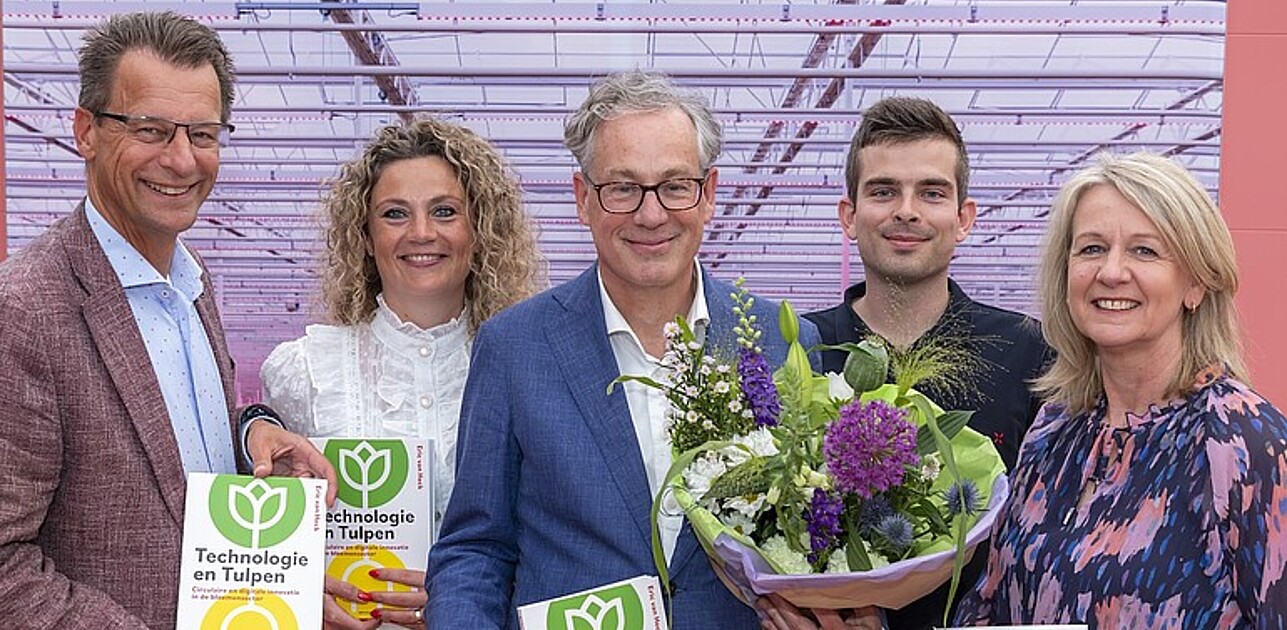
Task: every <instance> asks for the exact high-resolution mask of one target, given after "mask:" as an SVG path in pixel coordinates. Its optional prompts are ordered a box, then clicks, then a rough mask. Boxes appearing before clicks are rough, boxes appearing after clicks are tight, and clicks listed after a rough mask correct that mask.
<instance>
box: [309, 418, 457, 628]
mask: <svg viewBox="0 0 1287 630" xmlns="http://www.w3.org/2000/svg"><path fill="white" fill-rule="evenodd" d="M313 443H314V444H316V445H317V448H318V450H320V451H322V453H323V454H324V455H326V459H327V460H329V461H330V462H331V465H332V466H334V467H335V473H336V477H337V479H338V480H339V488H338V492H337V493H336V501H335V505H334V506H333V507H332V508H331V509H330V511H329V512H327V514H326V574H327V575H329V576H331V577H332V578H335V579H337V580H341V581H344V582H349V583H351V584H353V585H355V586H357V587H358V588H359V589H361V590H363V591H365V592H368V593H370V592H374V591H408V590H410V587H408V586H406V585H403V584H398V583H395V582H388V581H386V580H380V579H376V578H374V577H372V576H371V574H370V571H371V570H373V569H382V568H386V567H387V568H395V569H417V570H424V569H425V564H426V562H427V560H428V557H429V546H430V545H431V544H432V543H433V540H432V536H433V532H434V531H436V529H435V527H434V513H433V508H432V506H433V505H434V491H435V488H434V483H433V482H434V479H435V476H434V474H433V462H434V461H435V459H434V452H433V449H434V441H433V440H429V439H416V438H313ZM335 601H336V603H338V604H339V605H340V607H341V608H343V609H344V610H346V611H348V612H349V614H351V615H353V616H354V617H356V618H358V619H370V618H371V611H372V610H374V609H375V608H376V604H375V603H374V602H366V603H363V602H353V601H349V600H346V599H343V598H339V597H337V598H335Z"/></svg>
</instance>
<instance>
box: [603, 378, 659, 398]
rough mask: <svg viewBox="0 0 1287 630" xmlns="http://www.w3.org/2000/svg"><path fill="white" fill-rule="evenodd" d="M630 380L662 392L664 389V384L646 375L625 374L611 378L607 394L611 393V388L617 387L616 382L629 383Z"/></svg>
mask: <svg viewBox="0 0 1287 630" xmlns="http://www.w3.org/2000/svg"><path fill="white" fill-rule="evenodd" d="M632 381H633V382H635V383H643V384H644V385H646V386H648V387H651V388H653V389H659V390H661V391H663V392H664V391H666V386H665V385H662V384H661V383H659V382H657V381H656V380H654V379H651V378H648V377H647V376H629V375H627V376H618V377H617V378H614V379H612V382H611V383H608V395H612V390H613V389H615V388H616V387H617V383H629V382H632Z"/></svg>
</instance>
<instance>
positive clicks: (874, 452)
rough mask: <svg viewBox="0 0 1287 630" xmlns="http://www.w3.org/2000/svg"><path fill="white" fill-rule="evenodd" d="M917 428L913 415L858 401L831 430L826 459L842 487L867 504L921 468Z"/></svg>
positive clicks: (846, 408)
mask: <svg viewBox="0 0 1287 630" xmlns="http://www.w3.org/2000/svg"><path fill="white" fill-rule="evenodd" d="M915 451H916V427H915V426H913V425H912V423H910V422H908V421H907V412H906V411H904V410H902V409H899V408H898V407H894V406H892V405H890V404H889V403H886V402H885V401H883V400H873V401H871V402H870V403H866V404H864V403H862V402H860V401H857V400H855V401H853V402H851V403H849V404H848V405H845V406H844V407H841V408H840V417H839V418H837V419H836V420H835V421H833V422H832V423H831V425H830V426H828V427H827V435H826V437H825V438H824V439H823V443H822V453H823V455H824V456H825V458H826V461H827V470H828V471H829V472H830V473H831V476H832V477H833V478H834V479H835V480H836V487H837V488H839V489H840V490H841V491H843V492H852V493H854V494H856V495H858V496H860V497H862V498H864V499H868V498H871V497H872V496H874V495H875V494H877V493H880V492H884V491H886V490H888V489H890V488H892V487H894V486H896V485H899V484H900V483H902V481H903V469H904V467H906V466H910V465H915V464H916V463H917V462H918V461H919V458H918V457H917V456H916V452H915Z"/></svg>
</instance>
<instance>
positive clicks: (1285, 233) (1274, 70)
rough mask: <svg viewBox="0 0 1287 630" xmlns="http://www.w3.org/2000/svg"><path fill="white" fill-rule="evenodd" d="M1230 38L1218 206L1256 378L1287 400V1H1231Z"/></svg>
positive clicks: (1270, 394)
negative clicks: (1285, 163) (1285, 107)
mask: <svg viewBox="0 0 1287 630" xmlns="http://www.w3.org/2000/svg"><path fill="white" fill-rule="evenodd" d="M1228 23H1229V31H1228V37H1227V39H1226V42H1225V86H1224V135H1223V138H1222V141H1223V146H1222V149H1221V156H1220V200H1221V209H1222V210H1223V211H1224V214H1225V217H1226V219H1227V220H1228V222H1229V225H1230V227H1231V228H1233V237H1234V243H1235V245H1236V247H1237V248H1238V265H1239V269H1240V271H1241V273H1242V287H1241V290H1240V291H1239V297H1238V307H1239V310H1240V311H1241V312H1242V318H1243V321H1244V322H1245V324H1246V327H1247V337H1248V339H1247V348H1248V350H1249V353H1248V358H1249V359H1250V363H1251V371H1252V378H1253V382H1254V383H1255V385H1256V388H1257V389H1258V390H1259V391H1260V392H1261V393H1262V394H1263V395H1264V396H1265V397H1267V398H1268V399H1270V400H1274V401H1276V402H1277V403H1278V404H1279V405H1284V404H1287V370H1285V369H1283V368H1282V357H1284V356H1287V327H1284V326H1282V314H1283V313H1284V312H1287V292H1285V291H1284V283H1283V281H1282V270H1281V267H1282V262H1283V260H1284V256H1283V252H1287V212H1284V210H1285V208H1284V207H1283V206H1284V204H1287V200H1284V197H1283V196H1282V195H1281V194H1279V193H1278V192H1277V191H1276V190H1275V184H1276V182H1278V181H1281V179H1282V167H1281V164H1282V152H1283V149H1284V147H1287V118H1285V117H1284V116H1283V114H1282V113H1281V109H1280V108H1281V104H1282V102H1283V99H1284V98H1287V86H1285V85H1283V82H1282V81H1281V80H1280V79H1279V77H1281V74H1282V72H1281V70H1282V60H1283V59H1287V3H1283V2H1282V1H1281V0H1238V1H1237V2H1230V3H1229V4H1228Z"/></svg>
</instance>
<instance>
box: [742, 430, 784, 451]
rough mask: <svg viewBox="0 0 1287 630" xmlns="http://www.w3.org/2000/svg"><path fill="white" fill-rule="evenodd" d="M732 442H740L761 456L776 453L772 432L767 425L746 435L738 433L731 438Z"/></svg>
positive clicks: (776, 446) (775, 443) (776, 447)
mask: <svg viewBox="0 0 1287 630" xmlns="http://www.w3.org/2000/svg"><path fill="white" fill-rule="evenodd" d="M733 443H734V444H742V445H745V446H746V447H747V448H750V449H751V452H752V453H755V454H756V455H758V456H761V457H771V456H773V455H777V454H778V445H777V442H774V441H773V434H772V433H770V432H769V430H768V428H767V427H760V428H758V429H756V430H754V431H751V432H750V433H747V434H746V435H739V436H737V437H735V438H733Z"/></svg>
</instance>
